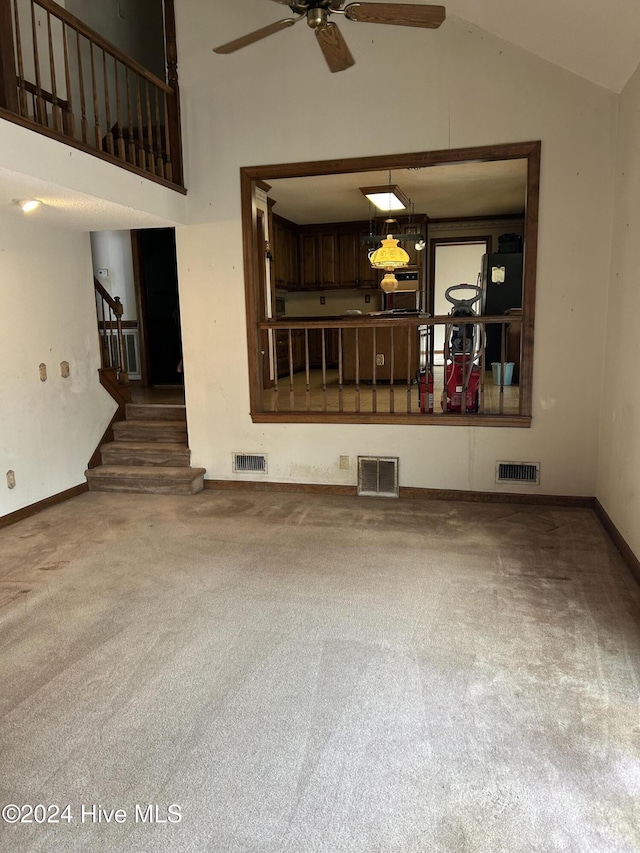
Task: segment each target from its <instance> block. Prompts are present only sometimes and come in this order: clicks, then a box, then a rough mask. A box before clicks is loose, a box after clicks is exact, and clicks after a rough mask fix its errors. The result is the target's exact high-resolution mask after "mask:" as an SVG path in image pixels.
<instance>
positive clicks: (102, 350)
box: [96, 294, 108, 367]
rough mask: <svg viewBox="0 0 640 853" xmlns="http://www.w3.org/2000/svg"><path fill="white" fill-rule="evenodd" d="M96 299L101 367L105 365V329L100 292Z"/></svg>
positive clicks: (102, 298) (102, 299)
mask: <svg viewBox="0 0 640 853" xmlns="http://www.w3.org/2000/svg"><path fill="white" fill-rule="evenodd" d="M98 297H99V298H98V301H97V303H96V308H97V310H98V339H99V341H100V365H101V366H102V367H107V366H108V365H107V360H106V347H105V341H106V329H105V325H104V296H102V294H98Z"/></svg>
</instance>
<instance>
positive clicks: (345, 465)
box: [340, 456, 349, 469]
mask: <svg viewBox="0 0 640 853" xmlns="http://www.w3.org/2000/svg"><path fill="white" fill-rule="evenodd" d="M340 467H341V468H342V469H348V468H349V457H348V456H341V457H340Z"/></svg>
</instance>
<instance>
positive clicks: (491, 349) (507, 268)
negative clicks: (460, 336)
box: [482, 252, 522, 370]
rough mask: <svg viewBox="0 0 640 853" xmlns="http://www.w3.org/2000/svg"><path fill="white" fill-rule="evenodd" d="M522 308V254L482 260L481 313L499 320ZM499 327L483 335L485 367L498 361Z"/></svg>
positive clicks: (493, 327)
mask: <svg viewBox="0 0 640 853" xmlns="http://www.w3.org/2000/svg"><path fill="white" fill-rule="evenodd" d="M514 308H522V252H501V253H497V254H492V255H483V256H482V313H483V314H484V315H485V316H492V317H495V316H501V315H502V314H505V313H506V312H507V311H509V310H510V309H514ZM501 352H502V348H501V341H500V326H498V325H489V326H487V331H486V346H485V366H486V369H487V370H491V363H492V362H494V361H500V355H501Z"/></svg>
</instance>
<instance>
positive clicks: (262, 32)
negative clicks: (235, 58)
mask: <svg viewBox="0 0 640 853" xmlns="http://www.w3.org/2000/svg"><path fill="white" fill-rule="evenodd" d="M299 20H300V19H299V18H284V19H283V20H282V21H276V22H275V24H269V26H268V27H262V28H261V29H259V30H254V32H252V33H247V35H246V36H241V37H240V38H238V39H234V40H233V41H229V42H227V43H226V44H221V45H220V46H219V47H214V48H213V52H214V53H233V52H234V51H236V50H240V48H241V47H247V45H249V44H253V43H254V42H256V41H260V39H264V38H266V37H267V36H272V35H273V34H274V33H279V32H280V30H286V28H287V27H291V26H293V24H295V23H297V21H299Z"/></svg>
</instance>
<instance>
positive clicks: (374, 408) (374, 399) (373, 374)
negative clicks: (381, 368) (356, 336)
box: [371, 326, 378, 412]
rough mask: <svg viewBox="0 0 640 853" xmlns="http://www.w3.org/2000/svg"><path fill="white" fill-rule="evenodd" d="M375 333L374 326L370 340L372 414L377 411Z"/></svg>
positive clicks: (376, 348)
mask: <svg viewBox="0 0 640 853" xmlns="http://www.w3.org/2000/svg"><path fill="white" fill-rule="evenodd" d="M376 332H377V329H376V327H375V326H374V327H373V329H372V339H373V340H372V344H371V349H372V360H373V365H372V371H371V377H372V378H371V411H372V412H377V411H378V384H377V375H376V369H377V366H378V352H377V350H378V347H377V344H376Z"/></svg>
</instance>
